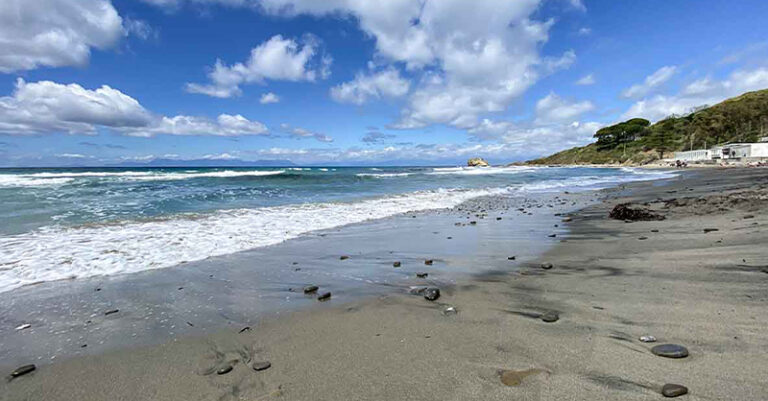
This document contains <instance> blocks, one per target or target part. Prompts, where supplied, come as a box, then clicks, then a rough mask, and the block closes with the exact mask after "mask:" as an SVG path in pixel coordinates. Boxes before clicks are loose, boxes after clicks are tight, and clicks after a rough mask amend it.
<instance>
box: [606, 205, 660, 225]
mask: <svg viewBox="0 0 768 401" xmlns="http://www.w3.org/2000/svg"><path fill="white" fill-rule="evenodd" d="M608 217H610V218H612V219H616V220H624V221H652V220H664V216H661V215H658V214H655V213H652V212H650V211H649V210H645V209H633V208H631V207H629V204H628V203H622V204H620V205H616V206H615V207H614V208H613V210H611V212H610V213H609V214H608Z"/></svg>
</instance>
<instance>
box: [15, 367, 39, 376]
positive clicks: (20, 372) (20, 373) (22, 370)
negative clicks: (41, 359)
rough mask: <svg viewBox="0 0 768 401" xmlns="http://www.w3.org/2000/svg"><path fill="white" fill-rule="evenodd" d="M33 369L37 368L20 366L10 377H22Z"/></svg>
mask: <svg viewBox="0 0 768 401" xmlns="http://www.w3.org/2000/svg"><path fill="white" fill-rule="evenodd" d="M35 369H37V366H35V365H34V364H31V365H24V366H20V367H18V368H16V370H14V371H13V372H11V377H12V378H14V377H19V376H24V375H25V374H27V373H30V372H32V371H33V370H35Z"/></svg>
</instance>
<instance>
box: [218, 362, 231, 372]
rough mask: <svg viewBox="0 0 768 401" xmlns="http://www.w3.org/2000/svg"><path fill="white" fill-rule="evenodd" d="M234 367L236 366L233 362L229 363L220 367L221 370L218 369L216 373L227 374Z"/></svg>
mask: <svg viewBox="0 0 768 401" xmlns="http://www.w3.org/2000/svg"><path fill="white" fill-rule="evenodd" d="M233 368H234V366H232V364H231V363H228V364H226V365H224V366H222V367H220V368H219V370H217V371H216V374H217V375H225V374H227V373H229V372H231V371H232V369H233Z"/></svg>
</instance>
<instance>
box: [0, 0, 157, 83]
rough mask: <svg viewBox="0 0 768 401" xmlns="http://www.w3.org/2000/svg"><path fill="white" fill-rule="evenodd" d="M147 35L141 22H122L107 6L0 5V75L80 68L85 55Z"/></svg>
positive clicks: (42, 0) (84, 0)
mask: <svg viewBox="0 0 768 401" xmlns="http://www.w3.org/2000/svg"><path fill="white" fill-rule="evenodd" d="M124 22H125V25H124ZM152 32H154V31H153V30H152V29H151V28H150V27H149V25H148V24H147V23H146V22H144V21H138V20H126V21H123V19H122V18H121V17H120V15H118V13H117V10H115V8H114V7H113V6H112V3H111V2H110V1H109V0H3V1H0V72H4V73H10V72H14V71H22V70H32V69H35V68H38V67H44V66H45V67H63V66H80V65H85V64H86V63H88V60H89V58H90V55H91V49H99V50H105V49H109V48H112V47H114V46H115V45H116V44H118V43H119V42H120V39H121V38H123V37H124V36H126V35H129V34H136V35H137V36H139V37H144V38H146V37H148V36H149V35H151V34H152Z"/></svg>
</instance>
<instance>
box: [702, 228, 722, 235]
mask: <svg viewBox="0 0 768 401" xmlns="http://www.w3.org/2000/svg"><path fill="white" fill-rule="evenodd" d="M713 231H720V229H718V228H705V229H704V233H705V234H706V233H711V232H713Z"/></svg>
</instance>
